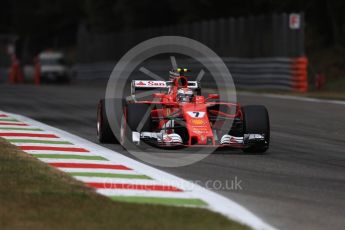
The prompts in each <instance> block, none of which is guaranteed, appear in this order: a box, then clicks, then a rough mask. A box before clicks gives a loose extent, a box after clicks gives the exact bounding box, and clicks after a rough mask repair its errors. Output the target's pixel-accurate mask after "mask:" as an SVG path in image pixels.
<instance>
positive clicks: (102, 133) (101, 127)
mask: <svg viewBox="0 0 345 230" xmlns="http://www.w3.org/2000/svg"><path fill="white" fill-rule="evenodd" d="M97 137H98V140H99V142H101V143H114V144H116V143H118V141H117V139H116V137H115V135H114V133H113V131H112V130H111V128H110V125H109V121H108V118H107V115H106V110H105V101H104V99H102V100H100V101H99V103H98V108H97Z"/></svg>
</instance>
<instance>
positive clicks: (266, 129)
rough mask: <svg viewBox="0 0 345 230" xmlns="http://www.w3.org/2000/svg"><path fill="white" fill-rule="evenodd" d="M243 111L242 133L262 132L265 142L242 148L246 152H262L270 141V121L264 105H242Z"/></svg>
mask: <svg viewBox="0 0 345 230" xmlns="http://www.w3.org/2000/svg"><path fill="white" fill-rule="evenodd" d="M242 112H243V133H244V134H263V135H264V136H265V141H266V143H267V144H254V145H252V146H250V147H249V148H245V149H243V152H247V153H264V152H266V151H267V149H268V148H269V143H270V121H269V116H268V112H267V109H266V107H265V106H262V105H248V106H243V107H242Z"/></svg>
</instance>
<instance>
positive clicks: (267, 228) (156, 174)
mask: <svg viewBox="0 0 345 230" xmlns="http://www.w3.org/2000/svg"><path fill="white" fill-rule="evenodd" d="M7 114H8V115H9V116H12V117H14V118H16V119H18V120H21V121H23V122H25V123H27V124H30V125H32V126H36V127H40V128H41V129H43V130H46V131H47V132H49V133H53V134H56V135H57V136H59V137H63V138H64V139H65V140H67V141H70V142H72V143H74V144H75V145H76V146H78V147H81V148H85V149H87V150H89V151H90V152H97V153H98V155H99V156H102V157H104V158H106V159H108V160H109V161H90V160H86V161H85V160H73V163H77V162H78V163H91V162H94V163H101V164H121V165H125V166H127V167H129V168H131V169H134V170H135V171H137V172H140V173H141V174H143V175H147V176H149V177H151V178H153V179H154V180H156V181H159V182H162V183H163V182H168V183H169V185H170V186H174V187H177V188H181V187H184V188H186V187H188V189H187V190H190V191H191V194H193V196H194V197H195V198H198V199H201V200H203V201H204V202H206V203H207V204H208V205H207V208H208V209H209V210H212V211H214V212H218V213H221V214H223V215H224V216H226V217H228V218H230V219H232V220H235V221H238V222H240V223H243V224H246V225H248V226H250V227H252V228H253V229H258V230H273V229H275V228H274V227H272V226H271V225H269V224H267V223H265V222H264V221H263V220H262V219H260V218H259V217H257V216H256V215H254V214H253V213H252V212H250V211H248V210H247V209H246V208H244V207H243V206H241V205H239V204H237V203H236V202H234V201H232V200H230V199H228V198H225V197H223V196H221V195H219V194H217V193H214V192H212V191H209V190H207V189H205V188H202V187H200V186H198V185H196V184H193V183H191V182H188V181H186V180H184V179H182V178H179V177H177V176H174V175H172V174H169V173H166V172H164V171H161V170H158V169H155V168H153V167H151V166H148V165H145V164H143V163H140V162H138V161H135V160H133V159H131V158H129V157H126V156H124V155H122V154H120V153H118V152H115V151H112V150H109V149H107V148H104V147H102V146H99V145H96V144H94V143H92V142H89V141H87V140H85V139H83V138H80V137H78V136H75V135H73V134H70V133H68V132H65V131H63V130H60V129H57V128H54V127H52V126H48V125H46V124H43V123H40V122H37V121H35V120H32V119H30V118H28V117H25V116H21V115H15V114H10V113H7ZM43 161H45V162H52V161H51V160H47V159H43ZM53 162H71V160H55V159H53ZM129 171H130V170H129Z"/></svg>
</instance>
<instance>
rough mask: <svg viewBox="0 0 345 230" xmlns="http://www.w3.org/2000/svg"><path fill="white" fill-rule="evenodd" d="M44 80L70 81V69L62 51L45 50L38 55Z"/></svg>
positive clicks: (42, 79)
mask: <svg viewBox="0 0 345 230" xmlns="http://www.w3.org/2000/svg"><path fill="white" fill-rule="evenodd" d="M38 58H39V61H40V64H41V81H42V82H52V81H55V82H69V81H70V74H69V69H68V67H67V65H66V62H65V56H64V55H63V53H61V52H53V51H45V52H42V53H40V54H39V56H38Z"/></svg>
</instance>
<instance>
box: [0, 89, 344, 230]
mask: <svg viewBox="0 0 345 230" xmlns="http://www.w3.org/2000/svg"><path fill="white" fill-rule="evenodd" d="M90 85H93V84H90ZM90 85H89V86H76V85H71V86H64V85H58V86H53V85H48V86H41V87H35V86H29V85H27V86H25V85H22V86H20V85H19V86H8V85H1V86H0V110H4V111H7V112H13V113H19V114H22V115H26V116H29V117H31V118H33V119H36V120H38V121H41V122H44V123H46V124H49V125H52V126H55V127H57V128H61V129H63V130H66V131H69V132H71V133H73V134H76V135H79V136H81V137H84V138H86V139H88V140H90V141H93V142H95V143H97V140H96V128H95V127H96V107H97V101H98V99H99V98H101V97H103V96H104V86H101V85H98V86H92V87H91V86H90ZM239 102H240V103H242V104H263V105H265V106H267V108H268V110H269V113H270V119H271V147H270V150H269V152H268V153H267V154H265V155H247V154H243V153H242V152H240V151H233V152H229V153H227V152H225V153H224V152H222V153H217V154H212V155H210V156H208V157H207V158H205V159H204V160H202V161H200V162H198V163H195V164H193V165H189V166H185V167H179V168H163V170H165V171H168V172H170V173H172V174H175V175H177V176H180V177H183V178H185V179H187V180H191V181H198V183H199V184H200V183H201V184H204V185H206V183H210V182H209V181H210V180H211V181H221V182H222V183H226V181H229V180H233V179H234V178H235V177H237V180H238V181H239V180H240V181H241V183H240V186H241V188H242V189H237V190H234V189H221V190H217V192H219V193H221V194H223V195H225V196H227V197H229V198H231V199H233V200H235V201H237V202H238V203H240V204H241V205H243V206H245V207H247V208H248V209H249V210H251V211H253V212H254V213H255V214H257V215H258V216H259V217H261V218H262V219H264V220H265V221H267V222H268V223H269V224H272V225H273V226H275V227H277V228H279V229H339V230H340V229H345V211H344V210H345V105H337V104H330V103H317V102H306V101H297V100H290V99H277V98H268V97H264V96H258V95H239ZM105 146H106V147H108V148H110V149H113V150H116V151H119V152H121V153H123V154H125V155H129V154H128V153H127V152H126V151H124V150H123V149H122V147H121V146H119V145H115V144H114V145H105ZM217 183H218V182H217ZM208 185H210V184H208Z"/></svg>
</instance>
